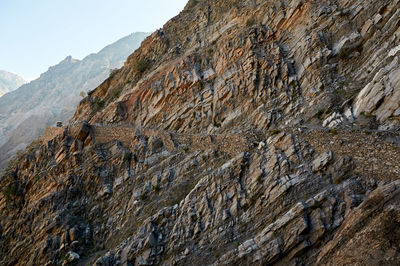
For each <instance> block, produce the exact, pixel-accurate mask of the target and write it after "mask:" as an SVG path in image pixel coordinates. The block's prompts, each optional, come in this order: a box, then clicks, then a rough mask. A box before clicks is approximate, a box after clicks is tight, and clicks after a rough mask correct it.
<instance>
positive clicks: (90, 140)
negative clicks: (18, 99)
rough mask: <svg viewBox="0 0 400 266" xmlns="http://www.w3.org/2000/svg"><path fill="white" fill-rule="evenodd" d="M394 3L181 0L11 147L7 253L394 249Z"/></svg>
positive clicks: (155, 258)
mask: <svg viewBox="0 0 400 266" xmlns="http://www.w3.org/2000/svg"><path fill="white" fill-rule="evenodd" d="M399 12H400V2H399V1H380V2H379V3H377V2H376V1H357V0H343V1H300V0H299V1H280V2H276V1H268V0H266V1H257V0H249V1H233V0H222V1H221V0H218V1H217V0H209V1H193V0H192V1H189V3H188V5H187V6H186V8H185V10H184V11H183V12H182V13H181V14H179V15H178V16H177V17H175V18H173V19H172V20H171V21H170V22H168V23H167V24H166V25H165V26H164V27H163V29H161V30H159V31H158V32H156V33H154V34H152V35H151V36H150V37H148V38H147V39H146V40H145V41H144V42H143V44H142V46H141V47H140V48H139V49H138V50H137V51H135V52H134V53H133V54H132V55H131V56H130V57H129V58H128V60H127V61H126V62H125V65H124V67H123V68H121V69H120V70H118V71H116V72H114V73H113V74H112V75H111V76H110V77H109V78H108V79H107V80H106V81H105V82H103V83H102V84H101V85H100V86H99V87H98V88H97V89H96V90H94V91H92V92H91V93H89V95H88V97H86V98H85V99H84V100H82V101H81V103H80V105H79V106H78V108H77V109H76V112H75V115H74V116H73V118H72V119H71V124H70V125H69V126H67V127H65V128H62V129H52V128H49V129H48V130H47V131H46V133H45V134H44V136H43V137H42V138H41V139H39V140H37V141H36V142H34V143H32V144H31V145H30V146H29V147H28V148H27V149H26V151H25V152H24V153H22V154H19V156H18V157H16V158H15V159H14V160H13V161H12V162H11V164H10V165H9V168H8V170H7V171H6V172H5V175H4V177H3V178H2V179H1V186H2V188H3V195H1V196H0V215H1V224H0V235H1V240H0V241H1V242H0V245H1V246H0V251H1V256H0V257H2V258H3V259H2V260H1V261H0V263H2V264H5V265H22V264H38V265H41V264H47V265H55V264H69V263H70V264H81V265H84V264H90V265H92V264H93V265H192V264H193V265H211V264H213V265H236V264H244V265H248V264H256V265H269V264H276V265H315V264H324V265H349V264H355V265H358V264H359V265H377V264H383V265H396V264H399V263H400V239H399V237H398V236H399V233H400V232H399V228H400V227H399V223H400V218H399V217H400V210H399V203H400V196H399V195H400V179H399V177H400V168H399V165H398V162H399V161H400V136H399V131H398V129H399V125H400V119H399V115H400V113H399V112H400V110H399V108H400V107H399V104H400V94H399V91H400V84H399V81H400V80H399V75H398V72H399V69H400V64H399V60H400V49H399V48H398V46H397V45H398V43H399V39H400V19H399V17H400V16H399V15H400V14H399Z"/></svg>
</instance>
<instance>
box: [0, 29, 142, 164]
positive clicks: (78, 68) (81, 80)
mask: <svg viewBox="0 0 400 266" xmlns="http://www.w3.org/2000/svg"><path fill="white" fill-rule="evenodd" d="M146 36H148V34H147V33H134V34H131V35H129V36H127V37H125V38H123V39H121V40H119V41H117V42H115V43H113V44H111V45H109V46H107V47H105V48H104V49H102V50H101V51H100V52H99V53H97V54H91V55H89V56H87V57H85V58H84V59H82V60H81V61H79V60H76V59H73V58H72V57H71V56H69V57H67V58H65V59H64V60H63V61H61V62H60V63H59V64H58V65H56V66H53V67H50V68H49V70H48V71H47V72H45V73H43V74H42V75H41V76H40V77H39V78H38V79H37V80H35V81H32V82H30V83H29V84H26V85H24V86H22V87H21V88H20V89H18V90H17V91H14V92H13V93H10V94H8V95H5V96H4V97H2V98H0V169H3V168H4V167H5V166H6V163H7V162H8V160H9V158H10V157H12V156H14V154H15V152H16V151H17V150H20V149H24V148H25V147H26V146H27V145H28V144H29V143H30V142H31V141H32V140H33V139H35V138H37V137H38V136H40V134H42V133H43V130H44V128H45V127H46V126H49V125H54V124H55V123H56V121H63V122H66V121H67V120H68V119H69V118H70V117H71V116H72V114H73V112H74V110H75V108H76V106H77V105H78V103H79V101H80V100H81V99H82V97H81V96H80V94H81V93H86V92H88V91H90V90H93V89H94V88H96V86H98V85H99V84H100V83H101V82H103V81H104V80H105V79H106V78H107V77H108V76H109V74H110V71H111V70H112V69H114V68H118V67H121V66H122V64H123V62H124V61H125V60H126V58H127V57H128V55H130V54H131V53H132V52H133V51H134V50H135V49H136V48H138V47H139V45H140V43H141V42H142V40H143V39H144V38H145V37H146Z"/></svg>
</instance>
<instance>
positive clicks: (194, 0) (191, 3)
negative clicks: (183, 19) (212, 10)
mask: <svg viewBox="0 0 400 266" xmlns="http://www.w3.org/2000/svg"><path fill="white" fill-rule="evenodd" d="M197 4H198V1H197V0H189V1H188V3H187V4H186V7H185V8H189V9H190V8H193V7H195V6H196V5H197Z"/></svg>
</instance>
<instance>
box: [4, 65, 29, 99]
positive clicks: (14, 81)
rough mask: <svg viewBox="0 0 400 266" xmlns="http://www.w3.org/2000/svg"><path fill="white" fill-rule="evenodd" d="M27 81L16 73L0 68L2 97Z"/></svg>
mask: <svg viewBox="0 0 400 266" xmlns="http://www.w3.org/2000/svg"><path fill="white" fill-rule="evenodd" d="M25 83H26V81H25V80H24V79H23V78H22V77H20V76H18V75H17V74H15V73H11V72H8V71H4V70H0V97H1V96H2V95H3V94H6V93H8V92H10V91H13V90H16V89H18V88H19V87H20V86H22V85H23V84H25Z"/></svg>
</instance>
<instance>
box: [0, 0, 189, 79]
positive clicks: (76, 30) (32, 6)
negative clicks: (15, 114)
mask: <svg viewBox="0 0 400 266" xmlns="http://www.w3.org/2000/svg"><path fill="white" fill-rule="evenodd" d="M186 2H187V0H0V33H1V39H0V69H2V70H7V71H10V72H14V73H17V74H19V75H20V76H22V77H23V78H25V79H33V78H37V77H38V76H39V75H40V74H41V73H43V72H45V71H46V70H47V69H48V67H49V66H52V65H55V64H57V63H58V62H60V61H61V60H63V59H64V58H65V57H66V56H68V55H72V57H74V58H77V59H82V58H83V57H85V56H86V55H89V54H90V53H93V52H98V51H99V50H100V49H102V48H103V47H105V46H106V45H108V44H111V43H113V42H115V41H117V40H118V39H120V38H122V37H124V36H126V35H128V34H130V33H133V32H138V31H142V32H143V31H144V32H152V31H154V30H156V29H158V28H161V27H162V25H163V24H164V23H165V22H167V21H168V20H169V19H170V18H172V17H173V16H175V15H177V14H178V13H179V12H180V11H181V10H182V9H183V7H184V6H185V4H186Z"/></svg>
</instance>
